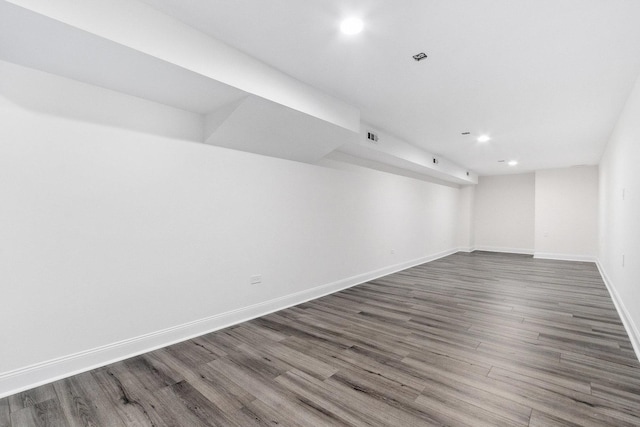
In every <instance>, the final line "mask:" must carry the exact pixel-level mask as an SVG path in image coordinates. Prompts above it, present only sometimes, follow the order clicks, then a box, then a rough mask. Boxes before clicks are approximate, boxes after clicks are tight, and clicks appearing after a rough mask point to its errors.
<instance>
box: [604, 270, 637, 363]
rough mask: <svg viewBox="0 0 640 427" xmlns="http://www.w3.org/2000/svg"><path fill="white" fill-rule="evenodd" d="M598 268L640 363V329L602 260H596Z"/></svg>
mask: <svg viewBox="0 0 640 427" xmlns="http://www.w3.org/2000/svg"><path fill="white" fill-rule="evenodd" d="M596 266H597V267H598V271H600V275H601V276H602V280H603V281H604V284H605V285H606V287H607V290H608V291H609V295H611V299H612V300H613V305H615V306H616V310H617V311H618V315H619V316H620V319H621V320H622V324H623V325H624V328H625V330H626V331H627V335H629V340H630V341H631V345H632V346H633V350H634V351H635V353H636V358H637V359H638V360H639V361H640V329H638V327H637V325H636V324H635V323H634V322H633V319H632V318H631V316H630V315H629V312H628V311H627V307H626V306H625V305H624V302H623V301H622V298H620V295H618V291H616V288H615V286H614V285H613V282H612V281H611V279H610V278H609V276H608V275H607V272H606V271H605V270H604V267H603V266H602V265H601V264H600V260H598V259H596Z"/></svg>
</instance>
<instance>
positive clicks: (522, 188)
mask: <svg viewBox="0 0 640 427" xmlns="http://www.w3.org/2000/svg"><path fill="white" fill-rule="evenodd" d="M534 199H535V176H534V174H533V173H527V174H518V175H499V176H482V177H480V178H479V179H478V185H477V187H476V190H475V203H474V213H475V221H474V229H475V233H474V235H475V248H476V249H478V250H489V251H496V252H513V253H527V254H532V253H533V251H534V214H535V212H534Z"/></svg>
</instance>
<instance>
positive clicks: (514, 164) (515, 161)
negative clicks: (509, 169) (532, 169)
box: [507, 160, 518, 166]
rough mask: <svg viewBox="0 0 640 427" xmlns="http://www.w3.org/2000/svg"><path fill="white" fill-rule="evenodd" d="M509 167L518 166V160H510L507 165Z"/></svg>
mask: <svg viewBox="0 0 640 427" xmlns="http://www.w3.org/2000/svg"><path fill="white" fill-rule="evenodd" d="M507 164H508V165H509V166H516V165H517V164H518V161H517V160H509V163H507Z"/></svg>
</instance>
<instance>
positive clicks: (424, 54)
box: [413, 52, 427, 61]
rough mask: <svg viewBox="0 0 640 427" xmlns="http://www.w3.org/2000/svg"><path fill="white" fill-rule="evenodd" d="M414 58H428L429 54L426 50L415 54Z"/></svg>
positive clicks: (420, 59) (418, 59)
mask: <svg viewBox="0 0 640 427" xmlns="http://www.w3.org/2000/svg"><path fill="white" fill-rule="evenodd" d="M413 59H415V60H416V61H422V60H423V59H427V54H426V53H424V52H420V53H417V54H415V55H413Z"/></svg>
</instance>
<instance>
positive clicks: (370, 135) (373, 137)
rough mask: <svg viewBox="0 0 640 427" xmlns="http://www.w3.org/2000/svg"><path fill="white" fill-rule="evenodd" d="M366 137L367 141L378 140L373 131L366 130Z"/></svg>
mask: <svg viewBox="0 0 640 427" xmlns="http://www.w3.org/2000/svg"><path fill="white" fill-rule="evenodd" d="M367 139H368V140H369V141H372V142H375V143H377V142H378V135H376V134H375V133H373V132H367Z"/></svg>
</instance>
